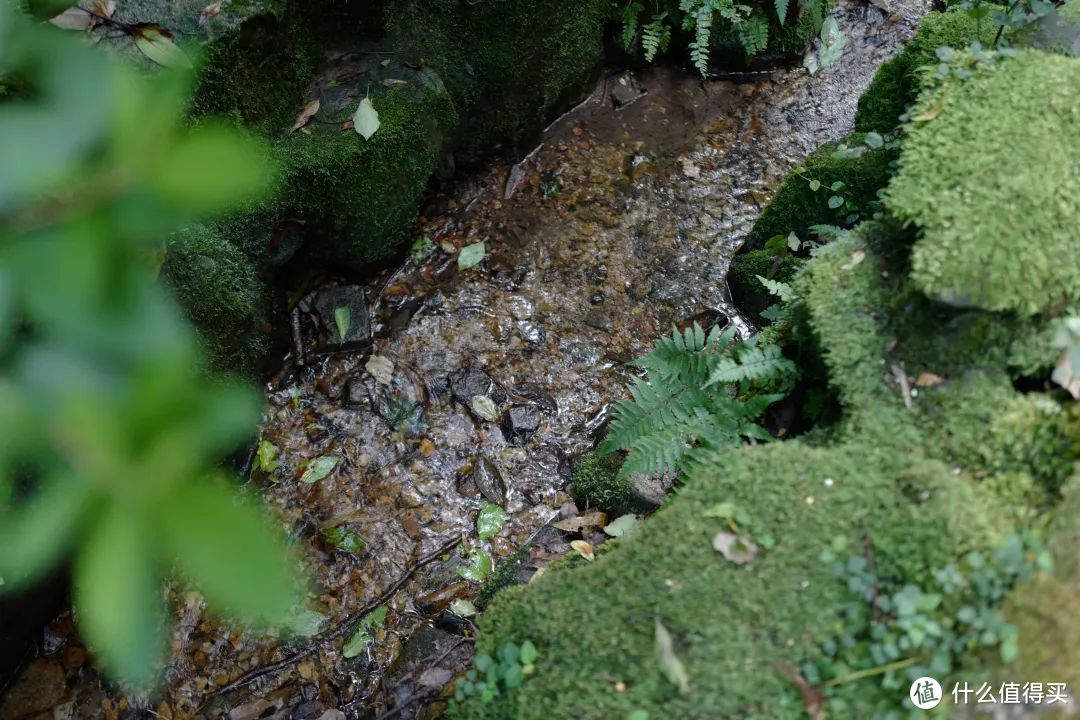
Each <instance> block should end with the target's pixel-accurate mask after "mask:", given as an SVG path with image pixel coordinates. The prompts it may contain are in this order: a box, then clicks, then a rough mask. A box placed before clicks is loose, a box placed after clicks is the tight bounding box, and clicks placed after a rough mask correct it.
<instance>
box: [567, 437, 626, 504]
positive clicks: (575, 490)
mask: <svg viewBox="0 0 1080 720" xmlns="http://www.w3.org/2000/svg"><path fill="white" fill-rule="evenodd" d="M622 460H623V459H622V456H620V455H617V454H612V455H601V454H600V453H597V452H591V453H587V454H585V455H583V456H582V457H581V459H580V460H578V462H577V465H576V466H575V467H574V472H573V477H572V479H571V481H570V496H571V497H572V498H574V502H575V503H577V505H578V507H579V508H594V509H597V510H603V511H604V512H609V513H614V512H619V511H622V510H625V509H627V508H628V507H629V506H630V505H631V502H632V494H633V491H634V485H633V482H631V480H630V479H629V478H625V477H619V467H620V466H621V465H622Z"/></svg>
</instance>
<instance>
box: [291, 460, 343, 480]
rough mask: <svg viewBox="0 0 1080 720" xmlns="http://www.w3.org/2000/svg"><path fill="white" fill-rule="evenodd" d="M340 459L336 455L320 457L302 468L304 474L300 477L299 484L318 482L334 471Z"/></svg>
mask: <svg viewBox="0 0 1080 720" xmlns="http://www.w3.org/2000/svg"><path fill="white" fill-rule="evenodd" d="M340 459H341V458H339V457H338V456H337V455H320V456H319V457H317V458H315V459H314V460H312V461H311V462H309V463H308V465H307V467H306V468H304V472H303V474H302V475H301V476H300V482H302V483H307V484H309V485H310V484H312V483H317V482H319V481H320V480H322V479H323V478H324V477H326V476H327V475H329V474H330V473H332V472H333V471H334V468H336V467H337V464H338V460H340Z"/></svg>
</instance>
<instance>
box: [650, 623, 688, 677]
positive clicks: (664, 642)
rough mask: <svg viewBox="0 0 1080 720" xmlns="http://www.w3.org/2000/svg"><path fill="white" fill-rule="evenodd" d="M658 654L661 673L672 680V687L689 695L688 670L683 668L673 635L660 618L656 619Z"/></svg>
mask: <svg viewBox="0 0 1080 720" xmlns="http://www.w3.org/2000/svg"><path fill="white" fill-rule="evenodd" d="M656 654H657V657H658V659H659V660H660V671H661V672H663V673H664V677H666V678H667V679H668V680H670V681H671V684H672V685H675V686H676V687H677V688H679V692H681V693H683V694H684V695H685V694H686V693H689V692H690V678H689V676H688V675H687V674H686V668H684V667H683V664H682V661H680V660H679V658H678V657H677V656H676V655H675V643H674V642H673V641H672V639H671V633H669V632H668V630H667V628H666V627H664V624H663V623H662V622H660V618H656Z"/></svg>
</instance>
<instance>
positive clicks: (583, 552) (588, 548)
mask: <svg viewBox="0 0 1080 720" xmlns="http://www.w3.org/2000/svg"><path fill="white" fill-rule="evenodd" d="M570 547H572V548H574V550H576V551H577V554H578V555H580V556H581V557H583V558H585V559H586V560H588V561H589V562H592V561H593V560H595V559H596V553H594V552H593V547H592V545H590V544H589V543H587V542H585V541H584V540H575V541H574V542H572V543H570Z"/></svg>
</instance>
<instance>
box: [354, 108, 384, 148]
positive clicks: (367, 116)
mask: <svg viewBox="0 0 1080 720" xmlns="http://www.w3.org/2000/svg"><path fill="white" fill-rule="evenodd" d="M381 125H382V123H381V122H380V121H379V111H378V110H376V109H375V106H374V105H373V104H372V103H371V99H370V98H364V99H363V100H361V101H360V106H359V107H357V108H356V112H355V113H354V114H353V129H354V130H356V133H357V134H358V135H360V136H361V137H362V138H364V139H365V140H370V139H371V136H372V135H374V134H375V133H376V132H377V131H378V130H379V127H380V126H381Z"/></svg>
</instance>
